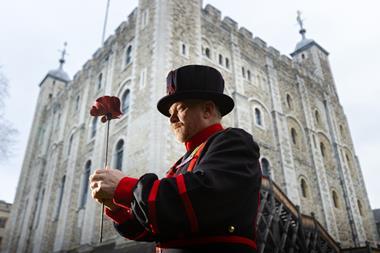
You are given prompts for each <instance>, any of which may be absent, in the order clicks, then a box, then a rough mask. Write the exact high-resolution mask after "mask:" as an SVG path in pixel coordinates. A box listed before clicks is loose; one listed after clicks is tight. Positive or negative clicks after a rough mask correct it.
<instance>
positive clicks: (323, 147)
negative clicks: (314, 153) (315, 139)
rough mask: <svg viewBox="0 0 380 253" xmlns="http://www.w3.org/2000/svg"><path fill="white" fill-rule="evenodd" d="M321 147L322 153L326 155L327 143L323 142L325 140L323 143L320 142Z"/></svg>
mask: <svg viewBox="0 0 380 253" xmlns="http://www.w3.org/2000/svg"><path fill="white" fill-rule="evenodd" d="M319 148H320V149H321V154H322V156H323V157H325V155H326V148H325V144H323V142H321V143H320V144H319Z"/></svg>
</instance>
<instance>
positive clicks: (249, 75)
mask: <svg viewBox="0 0 380 253" xmlns="http://www.w3.org/2000/svg"><path fill="white" fill-rule="evenodd" d="M247 78H248V81H251V71H249V70H247Z"/></svg>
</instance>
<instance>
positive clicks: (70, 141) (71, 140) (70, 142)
mask: <svg viewBox="0 0 380 253" xmlns="http://www.w3.org/2000/svg"><path fill="white" fill-rule="evenodd" d="M73 136H74V134H72V135H71V136H70V140H69V146H68V148H67V155H70V152H71V146H72V145H73Z"/></svg>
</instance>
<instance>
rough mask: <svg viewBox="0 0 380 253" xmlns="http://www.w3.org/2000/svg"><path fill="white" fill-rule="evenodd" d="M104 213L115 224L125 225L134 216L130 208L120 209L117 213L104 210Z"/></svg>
mask: <svg viewBox="0 0 380 253" xmlns="http://www.w3.org/2000/svg"><path fill="white" fill-rule="evenodd" d="M104 213H105V214H106V215H107V216H108V217H109V218H110V219H111V220H112V221H113V222H115V223H117V224H123V223H125V222H127V221H128V220H130V219H131V218H132V217H133V215H132V210H131V209H130V208H128V209H127V208H122V207H121V208H118V209H117V210H116V211H111V210H110V209H108V208H104Z"/></svg>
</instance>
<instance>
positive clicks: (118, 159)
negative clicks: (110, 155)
mask: <svg viewBox="0 0 380 253" xmlns="http://www.w3.org/2000/svg"><path fill="white" fill-rule="evenodd" d="M123 152H124V141H123V140H120V141H119V142H118V143H117V145H116V152H115V168H116V169H118V170H121V168H122V167H123Z"/></svg>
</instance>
